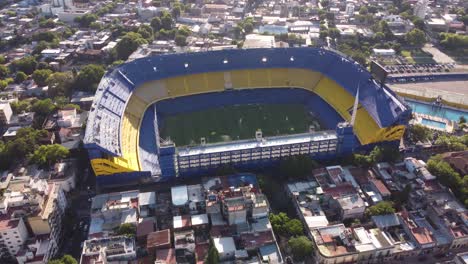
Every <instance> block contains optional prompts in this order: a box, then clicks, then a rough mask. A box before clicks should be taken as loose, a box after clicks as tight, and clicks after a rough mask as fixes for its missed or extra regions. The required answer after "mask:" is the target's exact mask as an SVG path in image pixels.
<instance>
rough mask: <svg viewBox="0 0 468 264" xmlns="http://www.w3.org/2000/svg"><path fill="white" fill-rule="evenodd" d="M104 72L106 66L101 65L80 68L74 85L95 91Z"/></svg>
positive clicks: (79, 88) (78, 88)
mask: <svg viewBox="0 0 468 264" xmlns="http://www.w3.org/2000/svg"><path fill="white" fill-rule="evenodd" d="M104 73H105V70H104V67H102V66H101V65H96V64H89V65H86V66H84V67H83V68H82V69H81V70H80V72H79V73H78V76H76V80H75V83H74V87H75V88H76V89H77V90H81V91H90V92H94V91H96V88H97V86H98V84H99V81H101V78H102V76H103V75H104Z"/></svg>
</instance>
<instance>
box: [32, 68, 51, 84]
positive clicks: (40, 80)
mask: <svg viewBox="0 0 468 264" xmlns="http://www.w3.org/2000/svg"><path fill="white" fill-rule="evenodd" d="M51 74H52V71H51V70H48V69H45V70H35V71H34V72H33V74H32V78H33V80H34V82H35V83H36V84H37V85H38V86H46V85H47V78H49V76H50V75H51Z"/></svg>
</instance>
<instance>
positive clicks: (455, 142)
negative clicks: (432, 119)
mask: <svg viewBox="0 0 468 264" xmlns="http://www.w3.org/2000/svg"><path fill="white" fill-rule="evenodd" d="M435 144H436V145H441V146H444V147H446V148H447V149H448V150H450V151H462V150H467V149H468V134H465V135H463V136H450V135H440V136H439V137H438V138H437V140H436V141H435Z"/></svg>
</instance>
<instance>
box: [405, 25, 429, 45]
mask: <svg viewBox="0 0 468 264" xmlns="http://www.w3.org/2000/svg"><path fill="white" fill-rule="evenodd" d="M405 39H406V41H407V42H408V43H409V44H410V45H413V46H418V47H419V46H422V45H423V44H424V43H426V34H425V33H424V31H422V30H421V29H419V28H414V29H412V30H411V31H410V32H408V33H407V34H406V36H405Z"/></svg>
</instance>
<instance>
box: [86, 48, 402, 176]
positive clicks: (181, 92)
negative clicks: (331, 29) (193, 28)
mask: <svg viewBox="0 0 468 264" xmlns="http://www.w3.org/2000/svg"><path fill="white" fill-rule="evenodd" d="M358 87H360V88H359V98H358V99H359V105H358V108H357V109H358V110H357V113H356V119H355V123H354V125H353V126H351V125H349V124H347V123H349V121H350V120H351V115H352V109H353V105H354V102H355V95H356V93H357V89H358ZM251 103H301V104H304V105H305V106H306V107H307V108H308V109H309V111H311V112H313V113H316V115H317V117H318V118H319V119H320V121H321V122H322V123H324V124H326V128H327V129H329V130H330V131H327V132H320V133H321V134H320V133H318V134H316V133H308V134H307V133H306V134H303V135H291V136H289V137H288V136H286V137H278V138H270V139H263V140H262V141H258V140H255V139H252V140H251V141H239V142H236V141H233V142H228V143H219V144H214V145H212V144H209V145H203V146H194V147H179V148H178V147H176V146H174V144H171V143H168V142H162V141H161V140H160V139H159V132H158V130H159V129H158V120H159V119H162V118H163V116H164V115H166V114H175V113H181V112H190V111H196V110H200V109H204V108H209V107H217V106H223V105H229V104H231V105H232V104H251ZM410 114H411V110H410V109H409V107H407V106H406V105H405V104H404V102H402V101H401V100H400V99H399V98H398V96H397V95H395V94H394V93H393V92H392V91H391V90H390V89H388V88H387V87H385V86H383V87H381V86H380V85H379V84H377V83H376V81H375V80H373V79H372V77H371V75H370V73H369V72H367V70H366V69H364V68H363V67H362V66H360V65H359V64H357V63H356V62H354V61H352V60H350V59H348V58H345V57H343V56H341V55H339V54H337V53H335V52H333V51H330V50H324V49H317V48H287V49H248V50H242V49H237V50H224V51H212V52H200V53H184V54H168V55H160V56H154V57H147V58H142V59H138V60H135V61H132V62H129V63H126V64H123V65H121V66H119V67H117V68H115V69H113V70H112V71H110V72H108V73H107V74H106V75H105V76H104V77H103V79H102V80H101V82H100V84H99V87H98V90H97V92H96V96H95V100H94V102H93V106H92V108H91V111H90V115H89V120H88V125H87V129H86V135H85V140H84V141H85V147H86V148H87V149H88V152H89V156H90V159H91V164H92V167H93V170H94V172H95V174H96V176H97V180H98V183H101V184H104V185H120V184H126V183H135V182H142V181H151V180H154V179H158V180H161V179H170V178H172V177H181V176H187V175H194V174H197V173H202V172H204V171H206V170H208V169H210V168H215V167H219V166H221V165H227V164H228V165H234V166H244V165H255V164H259V163H262V164H267V163H270V162H272V161H274V160H278V159H281V158H282V157H285V156H289V155H296V154H310V155H313V156H314V155H316V156H317V157H320V156H321V157H330V156H332V157H334V156H337V155H342V154H344V153H348V152H351V151H353V150H354V149H365V148H368V147H370V146H373V145H375V144H380V143H383V142H394V141H398V140H399V139H400V138H401V137H402V135H403V133H404V129H405V126H406V125H407V122H408V120H409V116H410ZM323 133H325V134H323ZM281 142H285V143H284V144H283V143H281ZM223 144H224V145H223Z"/></svg>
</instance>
